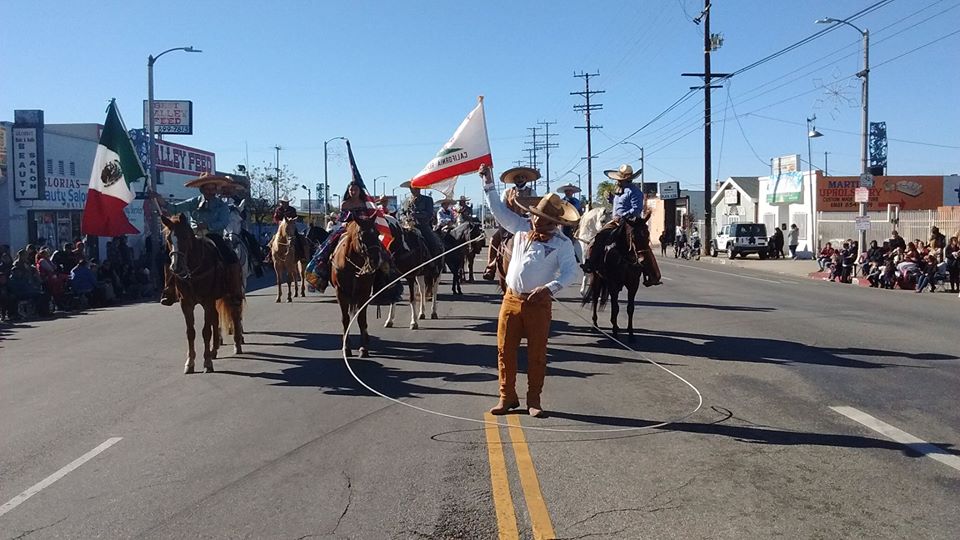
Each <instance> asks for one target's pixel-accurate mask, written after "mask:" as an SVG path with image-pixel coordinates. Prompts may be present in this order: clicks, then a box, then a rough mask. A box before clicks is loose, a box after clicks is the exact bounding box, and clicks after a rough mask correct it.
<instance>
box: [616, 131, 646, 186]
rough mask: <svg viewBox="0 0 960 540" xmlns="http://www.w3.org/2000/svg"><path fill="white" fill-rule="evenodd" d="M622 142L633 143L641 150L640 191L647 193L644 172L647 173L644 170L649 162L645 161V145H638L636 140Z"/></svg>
mask: <svg viewBox="0 0 960 540" xmlns="http://www.w3.org/2000/svg"><path fill="white" fill-rule="evenodd" d="M620 144H629V145H632V146H634V147H636V149H637V150H639V151H640V192H641V193H645V191H644V185H643V184H644V182H643V180H644V174H645V173H644V170H645V169H646V168H647V167H646V165H647V164H646V163H644V161H643V147H642V146H640V145H638V144H637V143H635V142H630V141H623V142H621V143H620Z"/></svg>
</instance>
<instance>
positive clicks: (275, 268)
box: [273, 264, 283, 304]
mask: <svg viewBox="0 0 960 540" xmlns="http://www.w3.org/2000/svg"><path fill="white" fill-rule="evenodd" d="M281 272H282V270H281V268H280V265H278V264H274V265H273V273H274V274H276V276H277V303H278V304H279V303H280V299H281V298H283V281H281V277H280V276H281V275H282V274H281Z"/></svg>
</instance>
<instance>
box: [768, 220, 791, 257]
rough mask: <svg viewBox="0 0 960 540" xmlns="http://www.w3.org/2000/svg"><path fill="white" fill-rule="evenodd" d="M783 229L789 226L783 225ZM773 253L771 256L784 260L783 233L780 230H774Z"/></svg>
mask: <svg viewBox="0 0 960 540" xmlns="http://www.w3.org/2000/svg"><path fill="white" fill-rule="evenodd" d="M783 228H784V229H786V228H787V224H786V223H784V224H783ZM772 243H773V251H771V252H770V255H772V256H773V258H774V259H780V258H783V231H782V230H780V229H773V241H772Z"/></svg>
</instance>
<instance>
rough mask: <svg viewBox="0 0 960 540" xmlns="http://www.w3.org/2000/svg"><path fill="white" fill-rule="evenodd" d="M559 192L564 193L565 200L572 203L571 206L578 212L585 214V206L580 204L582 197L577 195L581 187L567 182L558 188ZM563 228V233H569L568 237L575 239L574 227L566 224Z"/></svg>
mask: <svg viewBox="0 0 960 540" xmlns="http://www.w3.org/2000/svg"><path fill="white" fill-rule="evenodd" d="M557 193H563V201H564V202H568V203H570V206H572V207H574V208H576V209H577V214H579V215H583V208H582V207H581V206H580V198H579V197H575V195H576V194H577V193H580V188H578V187H577V186H575V185H573V184H567V185H564V186H560V187H559V188H557ZM561 230H562V231H563V234H565V235H567V238H569V239H571V240H573V239H574V238H573V227H571V226H568V225H564V226H563V227H562V228H561Z"/></svg>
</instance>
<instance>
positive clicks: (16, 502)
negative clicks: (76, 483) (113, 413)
mask: <svg viewBox="0 0 960 540" xmlns="http://www.w3.org/2000/svg"><path fill="white" fill-rule="evenodd" d="M122 439H123V437H111V438H109V439H107V440H106V441H104V442H103V443H101V444H100V446H98V447H96V448H94V449H93V450H91V451H89V452H87V453H86V454H84V455H82V456H80V457H78V458H77V459H75V460H73V461H72V462H70V464H69V465H67V466H66V467H64V468H62V469H60V470H59V471H57V472H55V473H53V474H51V475H50V476H48V477H46V478H44V479H43V480H41V481H40V482H38V483H36V484H34V485H33V486H32V487H30V488H28V489H27V490H26V491H24V492H23V493H21V494H19V495H17V496H16V497H14V498H12V499H10V500H9V501H7V502H5V503H4V504H3V506H0V516H3V515H4V514H6V513H7V512H9V511H11V510H13V509H14V508H16V507H18V506H20V504H21V503H23V502H24V501H26V500H27V499H29V498H30V497H33V496H34V495H36V494H37V493H40V490H42V489H44V488H46V487H49V486H50V484H53V483H54V482H56V481H57V480H59V479H61V478H63V477H64V476H66V475H68V474H70V473H71V472H72V471H74V470H75V469H77V468H78V467H80V466H81V465H83V464H84V463H86V462H88V461H90V460H91V459H93V458H95V457H96V456H97V454H99V453H101V452H103V451H104V450H106V449H107V448H110V447H111V446H113V445H115V444H117V443H118V442H120V441H121V440H122Z"/></svg>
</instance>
